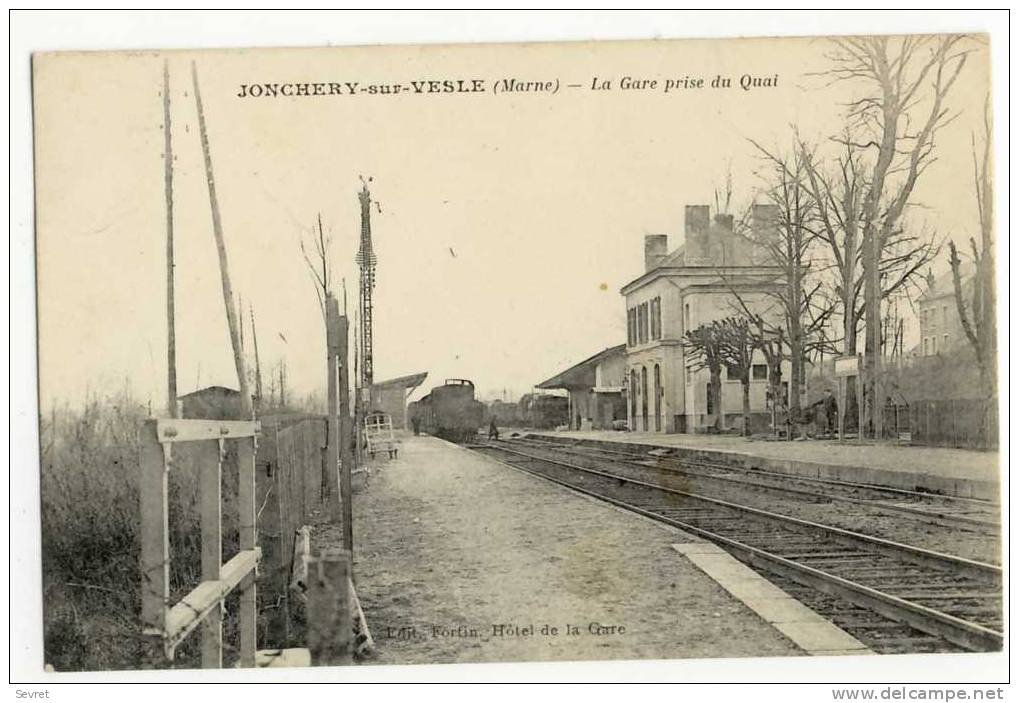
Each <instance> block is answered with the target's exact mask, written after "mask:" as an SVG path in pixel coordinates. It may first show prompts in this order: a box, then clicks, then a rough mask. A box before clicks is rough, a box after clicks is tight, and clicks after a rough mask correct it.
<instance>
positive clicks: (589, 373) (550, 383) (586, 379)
mask: <svg viewBox="0 0 1019 703" xmlns="http://www.w3.org/2000/svg"><path fill="white" fill-rule="evenodd" d="M625 350H626V345H625V344H619V345H617V346H614V347H609V348H608V349H602V350H601V351H600V352H598V353H597V354H595V355H593V356H590V357H588V358H586V359H584V360H583V361H581V362H580V363H579V364H575V365H573V366H571V367H570V368H568V369H566V370H565V371H563V372H561V373H559V374H556V375H555V376H553V377H552V378H550V379H548V380H547V381H542V382H541V383H539V384H538V385H537V386H536V387H537V388H542V389H545V390H550V389H553V388H562V389H565V390H583V389H585V388H594V387H595V379H596V378H597V371H596V369H597V368H598V364H600V363H601V362H602V361H605V360H606V359H608V358H610V357H612V356H619V355H622V354H623V353H624V351H625Z"/></svg>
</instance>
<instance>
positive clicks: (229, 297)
mask: <svg viewBox="0 0 1019 703" xmlns="http://www.w3.org/2000/svg"><path fill="white" fill-rule="evenodd" d="M191 79H192V82H193V84H194V89H195V104H196V105H197V107H198V131H199V134H200V136H201V140H202V155H203V156H204V157H205V180H206V183H207V184H208V186H209V205H210V207H211V209H212V233H213V235H214V236H215V238H216V250H217V251H218V252H219V275H220V279H221V282H222V284H223V304H224V305H225V306H226V324H227V327H228V328H229V331H230V345H231V347H233V353H234V367H235V368H236V370H237V382H238V384H239V385H240V390H241V411H242V412H243V413H244V415H245V417H250V416H251V391H250V390H249V389H248V374H247V370H246V369H245V364H244V355H243V354H242V353H241V342H240V335H239V333H238V325H237V310H236V308H234V294H233V287H232V286H231V284H230V267H229V265H228V263H227V258H226V242H225V241H224V239H223V223H222V222H221V221H220V217H219V201H218V200H217V198H216V182H215V180H214V179H213V175H212V154H211V153H210V152H209V135H208V132H207V131H206V129H205V113H204V112H203V111H202V94H201V93H200V92H199V90H198V69H197V68H196V67H195V63H194V61H192V62H191Z"/></svg>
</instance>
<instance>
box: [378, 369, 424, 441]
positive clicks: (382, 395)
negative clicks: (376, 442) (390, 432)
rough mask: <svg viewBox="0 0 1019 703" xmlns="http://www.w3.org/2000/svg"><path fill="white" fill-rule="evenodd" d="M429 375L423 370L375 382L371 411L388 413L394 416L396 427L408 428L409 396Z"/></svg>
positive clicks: (394, 425)
mask: <svg viewBox="0 0 1019 703" xmlns="http://www.w3.org/2000/svg"><path fill="white" fill-rule="evenodd" d="M427 376H428V373H427V372H422V373H415V374H410V375H408V376H400V377H399V378H391V379H389V380H388V381H380V382H379V383H373V384H372V386H371V403H370V404H369V408H370V410H371V412H382V413H386V414H387V415H389V416H390V417H392V419H393V428H394V429H406V427H407V398H408V397H410V394H411V393H412V392H413V391H414V389H415V388H417V387H418V386H420V385H421V384H422V383H423V382H424V380H425V378H427Z"/></svg>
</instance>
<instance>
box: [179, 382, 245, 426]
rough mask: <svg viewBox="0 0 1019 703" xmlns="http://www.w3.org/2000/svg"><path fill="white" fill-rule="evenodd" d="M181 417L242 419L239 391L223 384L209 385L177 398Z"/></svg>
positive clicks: (190, 418) (193, 418) (189, 418)
mask: <svg viewBox="0 0 1019 703" xmlns="http://www.w3.org/2000/svg"><path fill="white" fill-rule="evenodd" d="M178 401H179V402H180V404H181V417H183V418H185V419H188V420H244V419H251V418H245V417H244V414H243V413H242V411H241V392H240V391H236V390H234V389H233V388H226V387H225V386H209V387H207V388H200V389H198V390H197V391H192V392H191V393H188V394H187V395H182V396H180V398H178Z"/></svg>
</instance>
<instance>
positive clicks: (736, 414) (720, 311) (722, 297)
mask: <svg viewBox="0 0 1019 703" xmlns="http://www.w3.org/2000/svg"><path fill="white" fill-rule="evenodd" d="M778 217H779V213H778V209H777V208H776V207H775V206H773V205H754V206H753V208H752V211H751V223H750V227H751V228H752V229H753V230H754V236H753V237H752V238H746V237H743V236H741V235H739V234H737V233H735V232H734V231H733V218H732V215H715V217H714V218H713V219H712V218H711V216H710V209H709V206H707V205H688V206H686V212H685V223H684V224H685V241H684V244H683V245H682V246H680V247H679V248H678V249H676V250H674V251H671V252H670V251H669V246H668V236H667V235H664V234H651V235H647V236H645V240H644V269H645V270H644V272H643V273H642V274H641V275H640V276H638V277H637V278H635V279H634V280H632V281H631V282H630V283H628V284H626V285H625V286H623V288H622V290H621V291H620V292H621V293H622V295H623V297H624V299H625V301H626V311H627V341H626V345H625V368H626V376H625V380H624V387H625V388H624V397H625V404H626V411H627V422H628V426H629V429H630V430H631V431H637V432H697V431H702V430H704V429H706V428H707V427H710V426H714V424H715V420H716V418H717V414H718V413H719V412H722V413H724V418H723V419H724V423H725V426H726V427H738V426H741V424H742V412H743V395H742V386H741V384H740V381H739V379H732V378H729V377H728V373H727V371H726V369H724V368H723V370H722V403H721V405H722V408H714V407H711V404H710V402H709V395H708V391H707V389H708V381H709V376H710V373H709V371H708V370H707V369H698V368H697V366H698V363H697V359H694V358H688V356H687V353H686V352H685V350H684V348H683V343H682V340H683V336H684V335H685V334H686V332H687V330H692V329H696V328H697V327H699V326H700V325H702V324H705V323H711V322H712V321H714V320H720V319H723V318H726V317H730V316H741V315H743V310H742V306H741V303H740V300H742V301H743V303H745V304H746V305H747V306H748V307H749V308H750V309H751V310H752V311H753V312H754V313H755V314H760V315H761V316H762V317H764V318H765V319H769V320H771V321H773V322H775V323H778V322H779V321H781V319H782V318H781V310H780V309H779V306H778V302H777V301H776V299H775V298H774V297H773V296H770V295H768V292H769V291H770V290H773V289H774V288H775V287H776V286H777V285H780V283H781V276H782V269H781V268H780V267H777V266H775V265H774V264H773V263H770V262H769V258H768V255H767V253H766V249H765V248H764V247H760V246H757V245H755V244H753V243H752V242H753V241H763V239H762V238H765V237H775V236H777V232H778V230H777V222H778ZM785 366H786V368H783V371H782V373H783V378H786V379H788V377H789V370H788V363H786V365H785ZM751 379H752V380H751V390H750V402H751V410H752V412H753V413H754V415H755V417H754V423H755V424H756V425H758V427H760V428H761V429H763V428H764V427H766V426H767V423H768V421H769V420H768V418H769V417H770V411H769V409H768V407H767V387H768V368H767V365H766V364H765V360H764V358H763V356H762V357H761V358H760V359H759V360H758V359H755V360H754V364H753V368H752V373H751ZM785 388H786V389H787V393H788V382H785ZM786 400H787V402H788V398H787V399H786Z"/></svg>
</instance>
